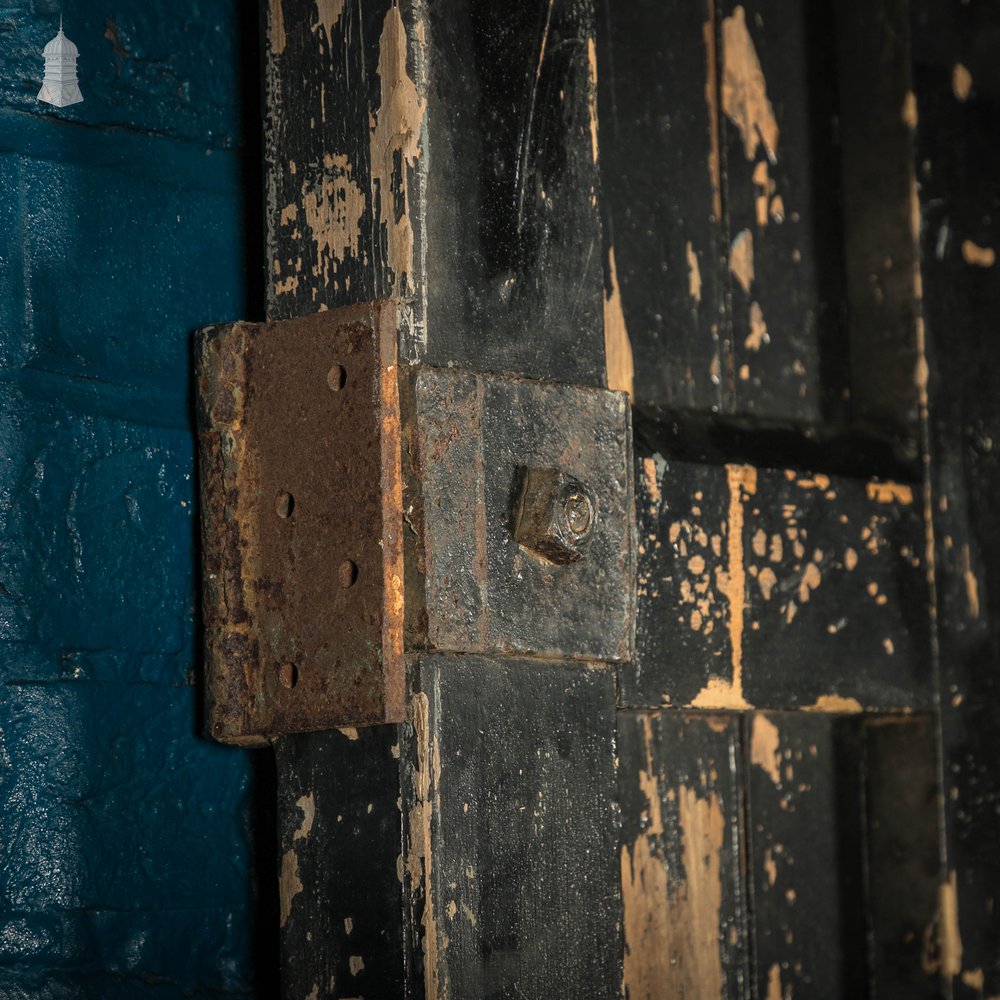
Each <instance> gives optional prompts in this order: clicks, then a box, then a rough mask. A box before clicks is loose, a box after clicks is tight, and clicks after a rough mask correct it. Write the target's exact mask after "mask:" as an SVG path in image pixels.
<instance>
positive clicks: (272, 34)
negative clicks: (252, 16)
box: [267, 0, 286, 56]
mask: <svg viewBox="0 0 1000 1000" xmlns="http://www.w3.org/2000/svg"><path fill="white" fill-rule="evenodd" d="M267 10H268V20H267V26H268V36H269V38H270V41H271V53H272V55H276V56H280V55H281V54H282V53H283V52H284V51H285V44H286V38H285V13H284V11H283V10H282V9H281V0H270V2H269V3H268V7H267Z"/></svg>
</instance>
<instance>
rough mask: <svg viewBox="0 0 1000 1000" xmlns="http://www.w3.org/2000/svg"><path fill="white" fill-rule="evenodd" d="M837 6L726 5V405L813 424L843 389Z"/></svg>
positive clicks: (834, 406)
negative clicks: (729, 348) (730, 379)
mask: <svg viewBox="0 0 1000 1000" xmlns="http://www.w3.org/2000/svg"><path fill="white" fill-rule="evenodd" d="M832 6H833V5H832V3H829V2H820V3H816V2H812V3H805V2H801V3H792V4H789V3H787V2H785V0H750V2H747V3H745V4H734V3H731V2H729V0H726V2H723V3H722V4H721V8H720V11H721V15H722V25H721V45H720V57H721V65H722V69H721V87H720V98H721V100H720V104H721V109H722V119H721V121H722V125H721V136H722V138H721V143H720V145H721V150H722V157H723V164H724V190H723V199H724V205H725V212H726V217H727V225H728V239H729V241H730V245H729V252H728V264H729V274H730V282H729V286H730V294H731V303H732V308H731V321H732V338H733V351H734V370H735V382H734V385H735V391H734V403H733V409H734V411H735V412H737V413H739V414H743V415H752V416H754V417H756V418H758V419H762V420H776V421H786V422H787V421H791V422H794V423H820V422H823V421H824V420H829V419H830V418H831V417H834V416H837V415H838V411H839V410H840V409H841V408H842V407H843V389H844V388H846V371H845V370H844V366H845V364H846V357H845V353H844V351H843V346H842V323H841V316H840V303H841V301H842V298H843V284H842V275H843V266H842V261H841V246H840V233H839V222H840V220H839V215H838V185H837V156H836V144H835V140H834V134H835V133H834V115H835V112H836V105H835V99H834V95H835V87H834V86H833V82H834V74H833V62H832V59H833V49H832V46H831V45H829V43H828V38H829V33H830V11H831V8H832Z"/></svg>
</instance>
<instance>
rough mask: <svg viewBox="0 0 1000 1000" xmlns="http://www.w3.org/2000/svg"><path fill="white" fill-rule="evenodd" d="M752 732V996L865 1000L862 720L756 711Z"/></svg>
mask: <svg viewBox="0 0 1000 1000" xmlns="http://www.w3.org/2000/svg"><path fill="white" fill-rule="evenodd" d="M746 725H747V734H746V737H745V739H746V746H747V747H748V760H747V779H746V787H747V830H748V834H749V845H748V852H747V854H748V867H749V883H750V888H749V894H750V909H751V912H752V913H753V941H754V949H755V953H754V969H755V986H756V994H755V995H756V996H758V997H767V998H769V1000H770V998H775V1000H777V998H781V997H793V996H824V997H845V998H846V997H862V996H865V995H866V988H867V942H866V925H865V899H864V868H863V861H862V859H863V818H862V807H861V801H862V799H861V774H862V770H861V739H860V725H859V721H858V720H857V719H856V718H852V717H844V716H835V715H809V714H806V713H800V712H789V713H769V712H753V713H750V714H749V715H747V716H746Z"/></svg>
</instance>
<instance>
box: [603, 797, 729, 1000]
mask: <svg viewBox="0 0 1000 1000" xmlns="http://www.w3.org/2000/svg"><path fill="white" fill-rule="evenodd" d="M678 809H679V817H678V818H679V824H678V825H679V829H678V830H677V831H676V832H677V834H678V835H679V837H680V839H681V840H682V842H683V862H684V864H683V877H682V875H681V873H680V872H677V873H671V872H668V871H667V867H666V865H665V863H664V860H663V858H662V857H660V855H659V853H658V851H657V850H656V849H655V846H654V840H653V838H652V837H650V836H649V835H648V834H644V835H642V836H640V837H639V838H638V839H637V840H636V842H635V844H634V845H633V848H632V850H631V852H630V851H629V847H628V845H627V844H623V845H622V848H621V874H622V901H623V909H624V930H625V963H624V982H625V986H626V988H627V990H628V996H629V997H630V1000H659V998H660V997H662V996H664V995H665V991H666V992H669V994H670V995H672V996H673V995H676V996H721V995H722V992H723V984H724V969H723V959H722V952H721V945H720V940H719V923H720V912H721V908H722V877H721V865H720V856H721V852H722V846H723V842H724V839H725V829H726V828H725V820H724V817H723V815H722V809H721V807H720V805H719V800H718V797H717V796H716V795H715V794H712V795H710V796H709V797H708V798H702V797H701V796H699V795H698V793H697V791H696V790H695V789H693V788H689V787H687V786H683V785H682V786H681V787H680V789H679V797H678Z"/></svg>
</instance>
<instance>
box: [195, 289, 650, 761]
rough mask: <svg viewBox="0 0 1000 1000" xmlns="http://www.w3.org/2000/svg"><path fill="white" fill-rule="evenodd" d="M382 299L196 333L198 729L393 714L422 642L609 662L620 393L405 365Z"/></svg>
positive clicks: (616, 589)
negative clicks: (201, 641)
mask: <svg viewBox="0 0 1000 1000" xmlns="http://www.w3.org/2000/svg"><path fill="white" fill-rule="evenodd" d="M398 330H399V314H398V313H397V307H396V306H395V305H394V304H391V303H373V304H369V305H365V306H359V307H354V308H349V309H343V310H337V311H335V312H329V313H320V314H318V315H315V316H310V317H304V318H301V319H295V320H287V321H283V322H280V323H271V324H245V323H237V324H234V325H231V326H223V327H213V328H209V329H207V330H205V331H203V332H202V334H201V335H200V337H199V340H198V392H199V438H200V455H201V495H202V537H203V562H204V568H203V575H204V583H203V605H204V615H205V631H206V638H205V648H206V695H207V713H206V715H207V718H206V723H207V729H208V732H209V734H210V735H211V736H213V737H214V738H216V739H218V740H221V741H223V742H229V743H241V744H255V743H260V742H264V741H266V740H267V739H269V738H271V737H273V736H276V735H279V734H282V733H289V732H303V731H309V730H317V729H328V728H332V727H334V726H347V725H350V726H357V725H366V724H373V723H378V722H392V721H401V720H402V718H403V715H404V696H405V674H406V667H405V655H404V654H406V653H410V652H420V651H422V650H437V651H450V652H465V653H488V654H497V655H504V654H516V655H518V656H524V655H538V656H546V657H552V658H564V659H580V660H593V661H611V662H614V661H621V660H624V659H627V658H628V657H629V656H630V655H631V650H632V646H633V632H634V618H635V570H634V558H635V556H634V542H633V533H634V529H633V519H634V518H633V500H632V491H633V484H632V464H631V425H630V414H629V407H628V402H627V399H626V397H625V396H624V394H622V393H617V392H610V391H608V390H603V389H595V388H583V387H577V386H566V385H555V384H551V383H542V382H537V381H530V380H525V379H520V378H515V377H507V376H496V375H484V374H476V373H472V372H466V371H459V370H452V369H431V368H422V367H413V368H411V367H404V368H402V369H400V367H399V366H398V364H397V359H396V346H397V338H398Z"/></svg>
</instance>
